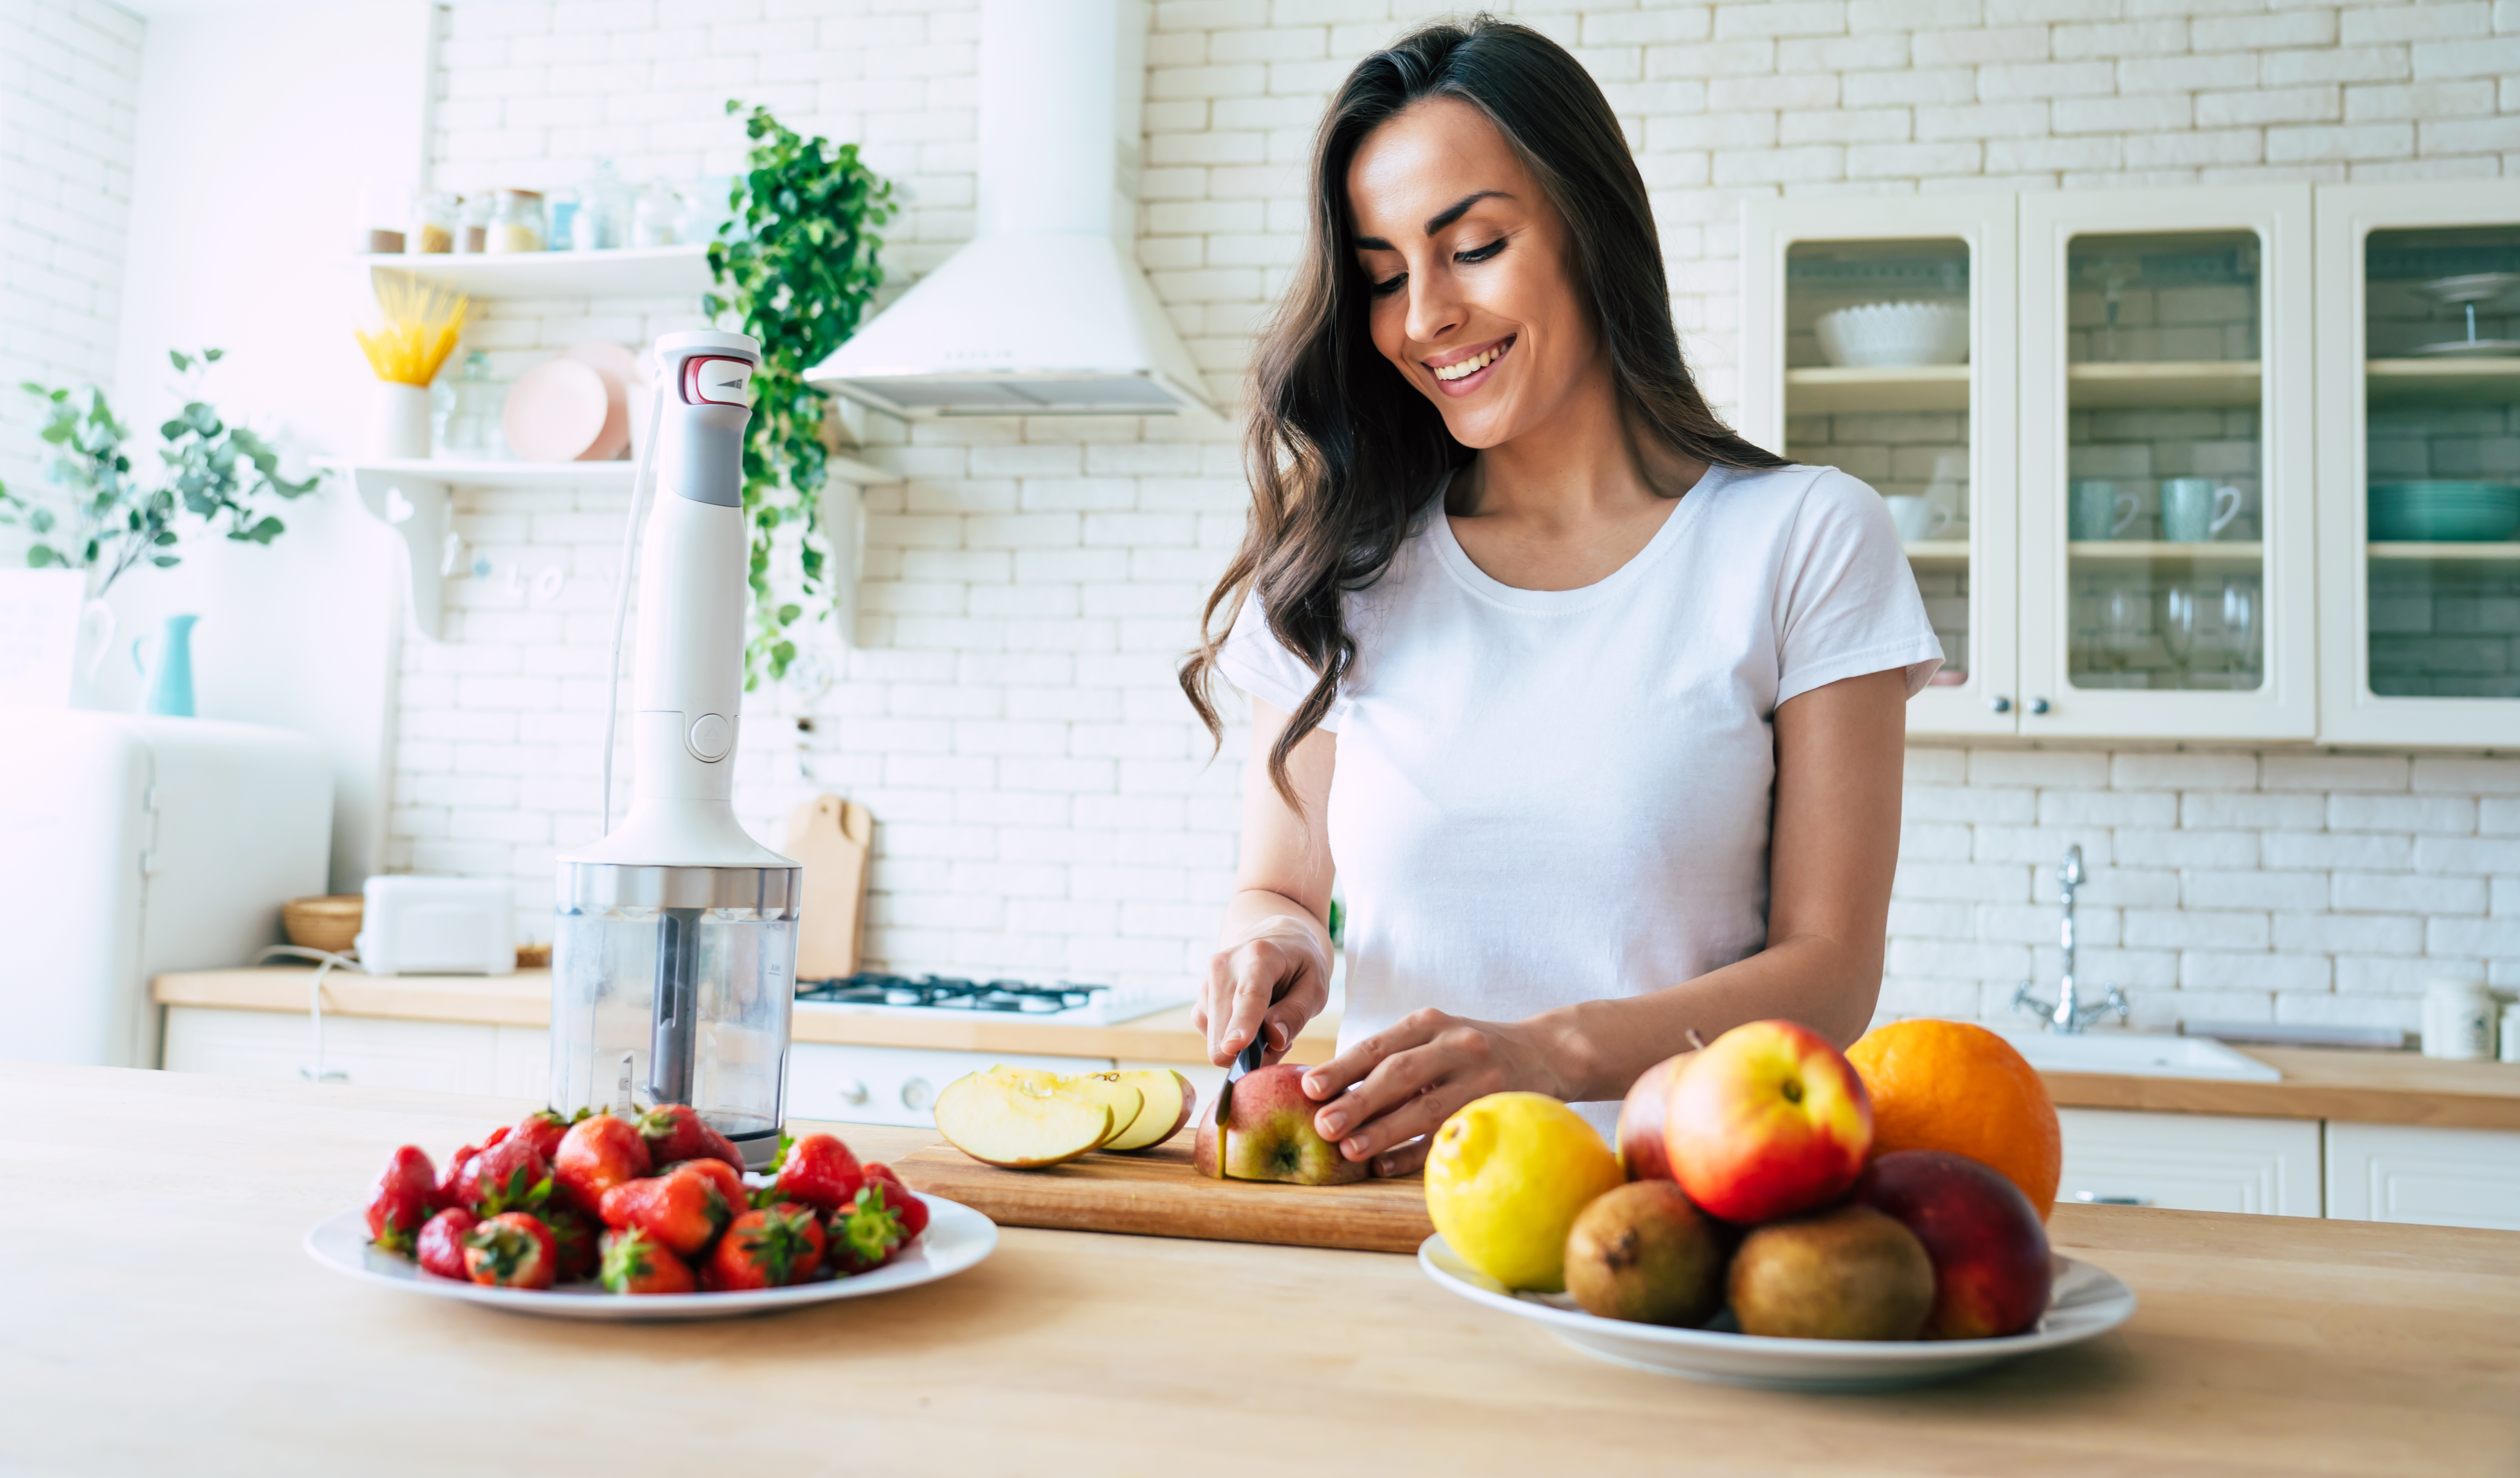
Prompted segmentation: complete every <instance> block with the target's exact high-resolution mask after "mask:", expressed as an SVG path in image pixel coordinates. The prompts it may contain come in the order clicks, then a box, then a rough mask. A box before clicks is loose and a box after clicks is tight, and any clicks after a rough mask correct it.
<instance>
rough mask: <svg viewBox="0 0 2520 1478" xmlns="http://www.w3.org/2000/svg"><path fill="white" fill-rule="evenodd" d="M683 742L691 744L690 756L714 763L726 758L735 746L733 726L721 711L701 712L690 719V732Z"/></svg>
mask: <svg viewBox="0 0 2520 1478" xmlns="http://www.w3.org/2000/svg"><path fill="white" fill-rule="evenodd" d="M685 742H687V743H689V744H690V745H691V746H692V757H693V758H694V759H697V760H703V761H707V762H709V763H712V764H713V763H715V762H716V761H718V760H722V759H724V758H726V751H728V750H729V749H732V748H734V747H735V726H734V725H733V724H730V723H728V722H727V721H726V715H724V714H722V713H703V714H701V715H700V716H699V717H698V718H696V719H694V720H692V732H691V734H690V735H689V736H687V737H686V739H685Z"/></svg>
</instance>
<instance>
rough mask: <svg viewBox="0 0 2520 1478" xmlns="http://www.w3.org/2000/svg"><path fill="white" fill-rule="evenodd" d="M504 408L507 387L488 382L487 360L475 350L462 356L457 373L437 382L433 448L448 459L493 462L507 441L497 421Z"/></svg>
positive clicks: (488, 357) (506, 399)
mask: <svg viewBox="0 0 2520 1478" xmlns="http://www.w3.org/2000/svg"><path fill="white" fill-rule="evenodd" d="M507 408H508V387H507V385H505V384H503V383H501V382H500V381H495V380H492V379H491V378H490V356H489V355H487V354H485V353H483V352H482V351H480V350H479V349H474V350H473V351H472V353H470V354H467V355H465V356H464V368H463V370H462V371H461V372H459V373H457V374H454V375H449V376H444V377H441V378H440V379H439V380H438V381H437V392H436V411H437V414H438V418H439V419H438V424H437V427H436V430H437V448H438V450H439V452H441V453H442V454H444V455H446V456H449V457H472V458H496V457H500V456H502V455H504V454H505V451H506V448H507V439H506V435H505V433H504V432H503V431H502V430H501V428H500V418H501V417H502V416H503V415H504V414H505V413H506V411H507Z"/></svg>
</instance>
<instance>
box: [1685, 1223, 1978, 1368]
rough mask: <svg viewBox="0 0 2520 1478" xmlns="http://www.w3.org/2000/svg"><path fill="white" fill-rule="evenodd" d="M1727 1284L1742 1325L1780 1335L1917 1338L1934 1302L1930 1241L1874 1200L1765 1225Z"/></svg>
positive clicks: (1748, 1242)
mask: <svg viewBox="0 0 2520 1478" xmlns="http://www.w3.org/2000/svg"><path fill="white" fill-rule="evenodd" d="M1730 1282H1731V1292H1732V1299H1733V1317H1734V1318H1736V1319H1738V1320H1739V1321H1741V1332H1742V1333H1744V1334H1765V1335H1773V1336H1775V1337H1777V1338H1780V1339H1915V1338H1917V1337H1918V1336H1920V1335H1921V1334H1923V1332H1924V1329H1925V1320H1926V1317H1927V1316H1929V1315H1931V1314H1932V1313H1933V1310H1934V1265H1933V1262H1932V1261H1931V1260H1930V1259H1928V1258H1927V1257H1926V1256H1925V1244H1924V1243H1922V1242H1920V1241H1918V1240H1916V1234H1915V1233H1914V1232H1910V1231H1909V1230H1908V1229H1907V1228H1906V1227H1903V1226H1901V1225H1900V1224H1899V1223H1898V1222H1895V1221H1893V1220H1891V1219H1890V1218H1889V1217H1886V1216H1883V1215H1882V1214H1881V1213H1880V1212H1878V1211H1875V1210H1873V1209H1872V1208H1871V1207H1869V1206H1838V1207H1835V1208H1832V1209H1830V1210H1826V1211H1819V1212H1813V1213H1811V1214H1809V1215H1806V1216H1798V1217H1790V1218H1787V1219H1786V1220H1784V1221H1779V1222H1771V1223H1769V1224H1768V1225H1766V1226H1764V1227H1761V1228H1759V1229H1758V1230H1757V1231H1755V1232H1751V1233H1750V1234H1749V1235H1748V1236H1747V1237H1745V1238H1743V1239H1742V1242H1741V1248H1740V1250H1739V1251H1738V1252H1736V1253H1734V1254H1733V1270H1732V1274H1731V1277H1730Z"/></svg>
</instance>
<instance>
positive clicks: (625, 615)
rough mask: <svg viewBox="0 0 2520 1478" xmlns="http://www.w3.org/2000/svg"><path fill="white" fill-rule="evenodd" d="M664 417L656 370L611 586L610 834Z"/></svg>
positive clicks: (607, 696) (607, 682) (607, 700)
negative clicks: (624, 665)
mask: <svg viewBox="0 0 2520 1478" xmlns="http://www.w3.org/2000/svg"><path fill="white" fill-rule="evenodd" d="M664 415H665V377H664V373H663V368H662V367H661V366H659V367H658V371H657V375H656V383H655V394H654V396H653V397H652V399H651V400H650V401H649V403H648V434H647V436H646V437H644V438H643V439H642V440H641V441H640V444H639V468H638V470H636V471H634V472H632V473H631V474H630V522H629V525H628V526H627V527H625V528H623V529H622V530H621V573H620V575H619V577H618V578H616V579H615V580H614V581H613V583H612V664H611V667H610V669H609V670H608V671H607V674H606V675H605V679H604V830H603V831H602V832H600V833H599V834H601V835H606V836H609V835H610V834H612V744H613V739H614V737H615V736H616V735H617V734H618V732H619V730H620V725H621V632H622V629H623V627H624V626H626V625H627V624H628V622H629V619H630V582H631V580H632V579H634V578H635V577H636V576H637V573H638V569H639V564H638V560H639V524H640V515H641V513H642V512H644V511H645V510H646V508H647V506H648V500H649V499H650V498H651V497H652V496H654V493H655V472H656V432H657V429H658V427H659V425H661V424H662V422H663V420H664Z"/></svg>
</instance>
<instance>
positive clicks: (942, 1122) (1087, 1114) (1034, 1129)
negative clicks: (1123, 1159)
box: [936, 1073, 1111, 1170]
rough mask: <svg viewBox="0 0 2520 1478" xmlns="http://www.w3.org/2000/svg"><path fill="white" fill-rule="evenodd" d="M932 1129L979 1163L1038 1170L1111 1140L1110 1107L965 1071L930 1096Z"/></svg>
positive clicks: (1079, 1097) (1085, 1098)
mask: <svg viewBox="0 0 2520 1478" xmlns="http://www.w3.org/2000/svg"><path fill="white" fill-rule="evenodd" d="M936 1129H937V1132H938V1133H940V1134H942V1135H944V1136H945V1138H946V1140H947V1141H948V1142H951V1143H952V1144H953V1146H954V1147H955V1148H957V1149H959V1150H961V1151H963V1152H964V1153H965V1154H967V1155H969V1156H970V1157H971V1158H972V1159H975V1160H977V1161H979V1162H980V1163H981V1164H983V1165H995V1166H998V1167H1000V1168H1001V1169H1005V1170H1038V1169H1040V1168H1042V1167H1043V1166H1045V1165H1056V1164H1057V1163H1059V1162H1060V1161H1061V1160H1072V1159H1075V1158H1076V1157H1077V1156H1078V1155H1081V1154H1083V1153H1085V1152H1086V1151H1088V1150H1090V1149H1092V1148H1094V1147H1095V1146H1096V1145H1098V1144H1101V1143H1102V1142H1103V1141H1105V1140H1107V1139H1109V1138H1111V1105H1110V1104H1109V1103H1107V1102H1104V1101H1102V1100H1099V1099H1095V1098H1089V1097H1084V1096H1082V1095H1079V1094H1072V1093H1068V1092H1065V1091H1063V1090H1059V1091H1053V1092H1051V1093H1046V1094H1044V1093H1034V1092H1031V1091H1030V1090H1028V1089H1026V1088H1025V1087H1023V1086H1022V1085H1021V1084H1018V1083H1013V1082H1011V1081H1009V1080H1007V1079H1005V1078H1000V1077H996V1076H994V1075H992V1074H989V1073H966V1074H964V1075H963V1076H962V1077H959V1078H956V1079H955V1080H954V1081H953V1082H951V1083H948V1084H946V1085H945V1091H944V1092H943V1093H940V1094H938V1095H937V1096H936Z"/></svg>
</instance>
